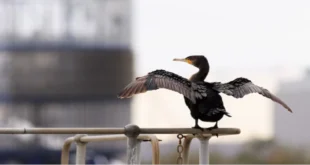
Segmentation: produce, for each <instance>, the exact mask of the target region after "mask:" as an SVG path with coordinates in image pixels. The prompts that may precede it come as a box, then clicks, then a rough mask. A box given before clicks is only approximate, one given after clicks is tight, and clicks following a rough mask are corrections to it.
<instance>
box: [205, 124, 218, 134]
mask: <svg viewBox="0 0 310 165" xmlns="http://www.w3.org/2000/svg"><path fill="white" fill-rule="evenodd" d="M217 128H218V126H217V123H216V124H215V125H214V126H213V127H208V128H205V129H206V130H208V131H212V130H214V129H217ZM214 135H215V136H216V137H219V134H214Z"/></svg>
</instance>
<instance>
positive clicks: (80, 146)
mask: <svg viewBox="0 0 310 165" xmlns="http://www.w3.org/2000/svg"><path fill="white" fill-rule="evenodd" d="M84 136H87V135H76V136H75V137H74V140H75V142H76V155H75V164H85V157H86V144H87V143H85V142H82V141H81V138H82V137H84Z"/></svg>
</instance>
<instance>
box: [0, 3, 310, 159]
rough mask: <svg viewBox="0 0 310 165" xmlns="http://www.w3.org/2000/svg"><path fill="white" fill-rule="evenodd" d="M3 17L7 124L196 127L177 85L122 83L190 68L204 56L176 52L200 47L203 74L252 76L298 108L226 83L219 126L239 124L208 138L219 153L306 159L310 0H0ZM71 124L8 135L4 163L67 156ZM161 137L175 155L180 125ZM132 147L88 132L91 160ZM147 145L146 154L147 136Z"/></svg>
mask: <svg viewBox="0 0 310 165" xmlns="http://www.w3.org/2000/svg"><path fill="white" fill-rule="evenodd" d="M0 23H1V26H0V125H1V127H123V126H125V125H126V124H128V123H133V124H137V125H139V126H140V127H192V126H193V125H194V120H193V119H192V118H191V116H190V114H189V110H188V109H187V107H186V106H185V104H184V101H183V96H181V95H179V94H177V93H174V92H171V91H167V90H158V91H153V92H148V93H145V94H141V95H137V96H135V97H134V98H132V99H125V100H119V99H117V98H116V95H117V93H118V92H119V91H120V90H121V89H122V88H123V87H124V86H125V85H127V84H128V83H129V82H130V81H132V80H133V79H134V78H135V77H136V76H142V75H145V74H147V73H148V72H150V71H153V70H155V69H165V70H169V71H172V72H174V73H177V74H179V75H181V76H184V77H189V76H190V75H191V74H193V73H194V72H196V68H194V67H192V66H189V65H187V64H184V63H177V62H173V61H172V59H173V58H176V57H178V58H181V57H186V56H189V55H193V54H195V55H196V54H200V55H205V56H206V57H207V58H208V59H209V63H210V65H211V70H210V73H209V76H208V77H207V79H206V80H207V81H223V82H227V81H230V80H232V79H234V78H236V77H240V76H242V77H247V78H249V79H251V80H252V81H253V82H254V83H255V84H258V85H260V86H263V87H265V88H267V89H269V90H270V91H272V92H273V93H274V94H276V95H278V96H279V97H280V98H281V99H283V100H284V101H285V102H287V103H288V105H289V106H290V107H291V108H292V109H293V111H294V113H293V114H290V113H288V112H287V111H286V110H284V109H283V108H282V107H281V106H279V105H277V104H275V103H273V102H272V101H270V100H268V99H266V98H263V97H261V96H259V95H257V94H255V95H254V94H253V95H248V96H246V97H244V98H243V99H235V98H232V97H229V96H226V95H222V96H223V99H224V103H225V107H226V109H227V110H228V111H229V112H230V114H231V115H232V117H231V118H223V119H222V120H221V121H220V122H219V127H237V128H240V129H241V131H242V133H241V134H240V135H237V136H225V137H219V138H213V139H211V140H210V143H211V149H210V151H211V163H309V162H310V159H309V157H307V156H306V155H308V154H309V147H310V145H309V144H310V141H309V139H310V133H308V132H309V131H307V130H308V126H309V124H310V122H309V119H308V118H309V116H310V111H308V109H307V107H308V106H309V104H310V103H309V101H308V97H309V96H310V69H308V66H310V56H309V54H310V49H309V45H310V31H309V29H310V2H309V1H306V0H298V1H293V0H272V1H270V0H268V1H267V0H260V1H246V0H237V1H229V0H225V1H204V0H196V1H191V0H185V1H178V0H169V1H165V0H146V1H143V0H132V1H127V0H88V1H85V0H0ZM212 124H213V123H212ZM212 124H210V123H203V122H201V125H202V126H206V127H207V126H211V125H212ZM68 136H69V135H61V136H60V135H18V136H16V135H0V163H27V164H35V163H43V164H48V163H53V164H54V163H59V162H60V149H61V145H62V143H63V140H64V139H65V138H67V137H68ZM158 137H159V138H160V139H162V140H163V141H162V142H161V155H162V162H163V163H170V164H171V163H175V159H176V156H177V153H176V151H175V150H176V146H177V138H176V136H172V135H159V136H158ZM197 146H198V142H197V141H196V140H195V141H194V142H193V145H192V148H191V155H190V156H191V163H197V162H198V159H197V157H198V147H197ZM125 147H126V143H125V142H115V143H113V142H108V143H96V144H89V145H88V152H87V154H88V157H87V158H88V159H87V163H95V164H104V163H121V162H122V160H123V159H124V154H125ZM142 150H143V152H141V153H142V155H141V156H142V159H143V161H144V162H145V163H150V160H151V152H150V145H147V144H145V145H143V146H142ZM71 158H72V159H73V160H74V152H72V155H71ZM73 160H71V161H73Z"/></svg>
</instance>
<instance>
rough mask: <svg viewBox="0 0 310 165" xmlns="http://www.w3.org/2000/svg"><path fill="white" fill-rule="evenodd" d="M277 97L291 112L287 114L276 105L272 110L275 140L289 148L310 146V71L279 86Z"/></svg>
mask: <svg viewBox="0 0 310 165" xmlns="http://www.w3.org/2000/svg"><path fill="white" fill-rule="evenodd" d="M277 95H278V96H279V97H280V98H281V99H283V100H284V101H285V102H286V103H287V104H288V105H289V106H290V107H291V108H292V110H293V113H288V112H285V110H283V107H281V106H279V105H276V107H275V110H274V136H275V138H276V140H278V141H279V142H281V143H284V144H286V145H290V146H305V145H309V144H310V133H309V132H308V129H309V124H310V122H309V116H310V111H309V108H308V107H310V101H309V97H310V69H308V70H307V71H306V73H305V75H304V78H303V79H301V80H299V81H295V82H285V83H284V82H283V83H281V84H280V85H279V92H278V93H277Z"/></svg>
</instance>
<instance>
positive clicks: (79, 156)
mask: <svg viewBox="0 0 310 165" xmlns="http://www.w3.org/2000/svg"><path fill="white" fill-rule="evenodd" d="M239 133H240V130H239V129H238V128H218V129H214V130H212V131H208V130H205V131H201V130H198V129H192V128H139V127H138V126H137V125H131V124H130V125H126V126H125V127H124V128H0V134H76V135H75V136H73V137H69V138H67V139H66V140H65V142H64V145H63V148H62V154H61V164H68V163H69V150H70V146H71V143H72V142H75V143H76V162H75V163H76V164H85V155H86V145H87V143H90V142H101V141H117V140H127V164H140V161H141V159H140V145H141V142H144V141H149V142H151V144H152V163H153V164H160V152H159V141H160V140H159V139H158V138H157V137H156V136H155V135H145V134H188V135H186V136H184V141H183V143H182V147H183V149H182V159H183V164H188V163H189V162H188V161H189V159H188V157H189V149H190V144H191V141H192V139H193V138H198V139H199V141H200V148H199V163H200V164H209V147H208V146H209V139H210V138H211V137H212V136H213V135H214V134H218V135H219V136H222V135H234V134H239ZM88 134H104V135H92V136H89V135H88ZM193 134H195V136H194V135H193Z"/></svg>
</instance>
